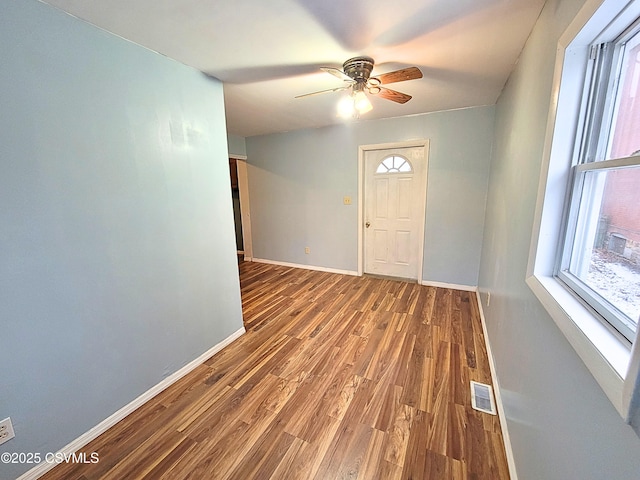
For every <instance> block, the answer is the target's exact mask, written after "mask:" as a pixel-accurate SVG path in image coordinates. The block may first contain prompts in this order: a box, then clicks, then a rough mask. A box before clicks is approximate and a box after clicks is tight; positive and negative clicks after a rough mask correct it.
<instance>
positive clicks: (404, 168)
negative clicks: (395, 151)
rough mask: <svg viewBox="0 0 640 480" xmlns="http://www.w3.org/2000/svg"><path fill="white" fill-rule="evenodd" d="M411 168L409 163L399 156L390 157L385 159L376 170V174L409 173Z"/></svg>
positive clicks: (411, 170)
mask: <svg viewBox="0 0 640 480" xmlns="http://www.w3.org/2000/svg"><path fill="white" fill-rule="evenodd" d="M411 172H413V168H412V167H411V163H410V162H409V160H407V159H406V158H404V157H401V156H400V155H390V156H388V157H386V158H385V159H384V160H382V162H380V164H379V165H378V168H376V173H411Z"/></svg>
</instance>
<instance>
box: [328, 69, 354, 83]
mask: <svg viewBox="0 0 640 480" xmlns="http://www.w3.org/2000/svg"><path fill="white" fill-rule="evenodd" d="M320 70H322V71H323V72H327V73H330V74H331V75H333V76H334V77H338V78H339V79H340V80H344V81H345V82H350V83H353V79H352V78H351V77H350V76H349V75H347V74H346V73H344V72H343V71H342V70H340V69H337V68H333V67H320Z"/></svg>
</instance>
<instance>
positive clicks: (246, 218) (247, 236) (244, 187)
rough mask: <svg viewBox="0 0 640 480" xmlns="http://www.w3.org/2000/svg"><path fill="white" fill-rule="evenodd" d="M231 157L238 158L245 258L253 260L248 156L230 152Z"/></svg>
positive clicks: (237, 167) (237, 166)
mask: <svg viewBox="0 0 640 480" xmlns="http://www.w3.org/2000/svg"><path fill="white" fill-rule="evenodd" d="M229 158H234V159H235V160H236V169H237V171H238V193H239V195H240V220H241V223H242V241H243V243H244V245H243V246H244V259H245V260H246V261H252V260H253V240H252V237H251V207H250V206H249V176H248V172H247V157H246V156H245V155H236V154H229Z"/></svg>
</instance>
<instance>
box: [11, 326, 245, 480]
mask: <svg viewBox="0 0 640 480" xmlns="http://www.w3.org/2000/svg"><path fill="white" fill-rule="evenodd" d="M244 333H245V329H244V327H242V328H241V329H239V330H237V331H236V332H234V333H232V334H231V335H229V336H228V337H227V338H225V339H224V340H222V341H221V342H220V343H218V344H216V345H214V346H213V347H211V348H210V349H209V350H207V351H206V352H204V353H203V354H202V355H200V356H199V357H198V358H196V359H195V360H193V361H191V362H189V363H188V364H187V365H185V366H184V367H182V368H181V369H180V370H178V371H176V372H174V373H173V374H171V375H169V376H168V377H167V378H165V379H164V380H162V381H161V382H160V383H157V384H156V385H154V386H153V387H151V388H150V389H149V390H147V391H146V392H144V393H143V394H142V395H140V396H139V397H138V398H136V399H135V400H133V401H132V402H131V403H129V404H127V405H125V406H124V407H122V408H121V409H120V410H118V411H117V412H115V413H114V414H113V415H111V416H110V417H108V418H106V419H104V420H103V421H102V422H100V423H99V424H98V425H96V426H95V427H93V428H91V429H90V430H89V431H87V432H85V433H83V434H82V435H80V436H79V437H78V438H76V439H75V440H73V441H72V442H71V443H69V444H67V445H65V446H64V447H63V448H61V449H60V450H59V451H58V452H57V453H56V458H58V454H65V455H71V454H72V453H74V452H77V451H78V450H80V449H81V448H82V447H84V446H85V445H87V444H88V443H89V442H91V441H92V440H94V439H96V438H97V437H98V436H100V435H102V434H103V433H104V432H106V431H107V430H108V429H109V428H111V427H113V426H114V425H115V424H116V423H118V422H119V421H121V420H122V419H124V418H125V417H126V416H127V415H129V414H130V413H132V412H133V411H134V410H136V409H138V408H140V407H141V406H142V405H144V404H145V403H146V402H148V401H149V400H151V399H152V398H153V397H155V396H156V395H158V394H159V393H160V392H162V391H163V390H165V389H166V388H168V387H169V386H171V385H172V384H174V383H175V382H177V381H178V380H180V379H181V378H182V377H184V376H185V375H187V374H188V373H189V372H191V371H192V370H194V369H195V368H196V367H198V366H200V365H201V364H203V363H204V362H206V361H207V360H208V359H209V358H211V357H212V356H213V355H215V354H216V353H218V352H219V351H220V350H222V349H223V348H224V347H226V346H227V345H229V344H230V343H231V342H233V341H234V340H235V339H237V338H238V337H240V336H242V335H243V334H244ZM55 466H56V463H55V462H50V463H48V462H42V463H40V464H38V465H36V466H35V467H33V468H32V469H31V470H29V471H27V472H25V473H23V474H22V475H21V476H20V477H18V478H17V480H35V479H37V478H39V477H41V476H42V475H44V474H45V473H47V472H48V471H49V470H51V469H52V468H53V467H55Z"/></svg>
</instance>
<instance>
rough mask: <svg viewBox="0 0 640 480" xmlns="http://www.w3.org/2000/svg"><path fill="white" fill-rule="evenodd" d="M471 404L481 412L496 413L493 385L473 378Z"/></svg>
mask: <svg viewBox="0 0 640 480" xmlns="http://www.w3.org/2000/svg"><path fill="white" fill-rule="evenodd" d="M471 406H472V407H473V408H475V409H476V410H479V411H481V412H485V413H490V414H491V415H495V414H496V405H495V402H494V401H493V390H492V389H491V385H485V384H484V383H478V382H474V381H473V380H471Z"/></svg>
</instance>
